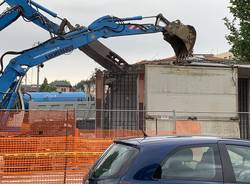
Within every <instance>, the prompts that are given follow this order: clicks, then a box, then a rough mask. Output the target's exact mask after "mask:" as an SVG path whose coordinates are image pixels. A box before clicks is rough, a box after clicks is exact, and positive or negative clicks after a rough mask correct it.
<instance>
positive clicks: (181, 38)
mask: <svg viewBox="0 0 250 184" xmlns="http://www.w3.org/2000/svg"><path fill="white" fill-rule="evenodd" d="M162 22H163V23H164V24H165V31H164V32H163V36H164V40H166V41H167V42H168V43H170V45H171V46H172V47H173V49H174V52H175V55H176V57H177V61H182V60H184V59H185V58H187V57H189V56H191V55H192V54H193V48H194V44H195V41H196V31H195V29H194V27H193V26H190V25H184V24H182V23H181V22H180V21H179V20H176V21H173V22H169V21H168V20H167V19H166V18H165V17H164V16H163V15H162V14H159V15H158V16H157V19H156V23H155V24H156V25H159V24H160V23H162Z"/></svg>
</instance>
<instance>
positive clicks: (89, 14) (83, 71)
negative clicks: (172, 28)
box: [0, 0, 230, 84]
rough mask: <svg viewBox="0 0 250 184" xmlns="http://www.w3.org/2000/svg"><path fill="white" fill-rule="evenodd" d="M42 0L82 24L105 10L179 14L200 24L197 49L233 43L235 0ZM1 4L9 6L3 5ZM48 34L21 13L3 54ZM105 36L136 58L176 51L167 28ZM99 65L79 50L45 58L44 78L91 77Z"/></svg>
mask: <svg viewBox="0 0 250 184" xmlns="http://www.w3.org/2000/svg"><path fill="white" fill-rule="evenodd" d="M36 2H39V3H40V4H43V5H44V6H46V7H47V8H49V9H50V10H53V11H54V12H57V13H58V15H59V16H60V17H65V18H67V19H68V20H70V21H71V22H72V23H73V24H81V25H89V24H90V23H91V22H92V21H94V20H95V19H97V18H99V17H101V16H104V15H115V16H117V17H130V16H137V15H142V16H150V15H157V14H158V13H163V15H164V16H165V17H166V18H168V19H169V20H171V21H172V20H176V19H179V20H181V21H182V22H183V23H184V24H190V25H193V26H194V27H195V28H196V31H197V42H196V45H195V48H194V52H195V53H214V54H217V53H221V52H226V51H228V49H229V45H228V44H227V41H226V39H225V35H226V34H227V33H228V32H227V30H226V28H225V26H224V23H223V20H222V19H223V18H224V17H226V16H230V14H229V11H228V8H227V7H228V5H229V0H134V1H128V0H101V1H98V0H92V1H89V0H70V1H69V0H53V1H52V0H36ZM0 10H3V7H2V8H1V9H0ZM51 19H52V20H53V21H55V22H59V21H58V20H56V19H53V18H51ZM152 21H153V20H152ZM46 39H49V35H48V33H47V32H46V31H44V30H42V29H40V28H38V27H36V26H35V25H33V24H32V23H26V22H24V21H23V20H22V19H19V20H18V21H17V22H15V23H14V24H12V25H11V26H9V27H8V28H6V29H5V30H3V31H1V33H0V40H1V50H0V54H3V53H4V52H6V51H9V50H17V51H18V50H23V49H26V48H30V47H32V46H33V45H35V44H36V43H37V42H43V41H45V40H46ZM100 41H101V42H103V43H104V44H105V45H107V46H108V47H110V48H111V49H113V50H114V51H115V52H117V53H118V54H119V55H120V56H122V57H123V58H124V59H126V60H127V62H129V63H130V64H132V63H135V62H138V61H140V60H144V59H147V60H152V59H161V58H166V57H170V56H173V55H174V53H173V50H172V48H171V47H170V45H168V44H167V42H165V41H164V40H163V39H162V35H161V34H152V35H141V36H130V37H120V38H109V39H106V40H104V39H102V40H100ZM8 59H9V58H8ZM5 62H8V60H7V59H6V60H5ZM96 67H98V68H101V67H100V66H99V65H98V64H96V63H95V62H94V61H93V60H92V59H90V58H88V57H87V56H85V55H84V53H82V52H80V51H78V50H75V51H74V52H73V53H72V54H70V55H63V56H60V57H58V58H56V59H53V60H50V61H48V62H47V63H45V67H44V68H43V69H42V71H41V82H42V81H43V79H44V77H47V78H48V80H49V82H51V81H53V80H56V79H58V80H69V81H71V83H72V84H75V83H77V82H78V81H80V80H82V79H86V78H88V77H89V76H90V74H91V72H92V71H94V69H95V68H96ZM28 82H29V83H36V69H32V70H30V72H29V76H28Z"/></svg>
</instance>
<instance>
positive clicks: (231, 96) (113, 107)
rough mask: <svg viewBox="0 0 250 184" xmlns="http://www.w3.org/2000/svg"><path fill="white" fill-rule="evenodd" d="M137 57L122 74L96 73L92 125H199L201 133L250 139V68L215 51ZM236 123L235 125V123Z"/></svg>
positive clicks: (112, 72) (147, 126)
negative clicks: (182, 61) (182, 59)
mask: <svg viewBox="0 0 250 184" xmlns="http://www.w3.org/2000/svg"><path fill="white" fill-rule="evenodd" d="M189 62H190V63H189V64H186V65H175V64H174V63H175V58H168V59H163V60H155V61H142V62H140V63H137V64H135V65H132V66H130V67H128V70H126V72H114V71H104V72H100V71H99V72H98V73H97V75H96V76H97V78H96V109H97V113H96V127H97V128H111V129H112V128H116V129H124V128H125V129H144V130H148V131H150V130H152V129H155V128H158V129H160V130H162V129H165V130H169V131H170V130H171V131H172V130H176V126H177V125H176V122H178V121H190V120H192V121H196V122H199V123H201V127H200V129H201V132H200V133H201V134H206V135H227V136H232V137H235V136H239V135H240V134H241V137H242V138H249V136H250V133H249V114H247V113H238V112H248V111H249V79H250V67H249V66H245V65H236V64H235V63H234V62H233V61H231V60H230V59H225V58H219V57H215V56H214V55H210V54H206V55H195V57H193V58H190V59H189ZM239 125H240V126H239Z"/></svg>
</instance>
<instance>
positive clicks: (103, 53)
mask: <svg viewBox="0 0 250 184" xmlns="http://www.w3.org/2000/svg"><path fill="white" fill-rule="evenodd" d="M2 5H7V6H8V8H7V9H6V10H5V11H4V12H3V13H2V14H0V30H3V29H4V28H6V27H7V26H9V25H10V24H11V23H13V22H15V21H16V20H17V19H18V18H19V17H22V18H23V19H24V20H25V21H26V22H32V23H34V24H36V25H37V26H39V27H41V28H42V29H44V30H46V31H48V32H49V34H50V36H51V37H50V39H48V40H47V41H45V42H43V43H40V44H39V45H38V46H36V47H33V48H29V49H26V50H22V51H18V52H17V51H9V52H6V53H4V54H3V55H2V56H1V58H0V109H5V110H11V109H23V100H22V95H21V91H20V85H21V81H22V79H23V77H24V76H25V75H26V73H27V72H28V70H29V69H30V68H32V67H34V66H43V63H44V62H46V61H48V60H51V59H53V58H55V57H58V56H60V55H63V54H65V53H69V52H72V51H73V50H74V49H80V50H81V51H83V52H84V53H85V54H87V55H88V56H89V57H91V58H93V59H94V60H95V61H96V62H98V63H99V64H100V65H102V66H103V67H104V68H106V69H108V70H111V71H117V72H126V69H127V67H129V64H128V63H127V62H126V61H125V60H124V59H122V58H121V57H120V56H119V55H118V54H116V53H115V52H113V51H112V50H110V49H109V48H108V47H106V46H105V45H103V44H102V43H101V42H100V41H99V39H101V38H110V37H118V36H132V35H139V34H152V33H162V34H163V37H164V40H166V41H167V42H168V43H170V45H171V46H172V47H173V49H174V51H175V54H176V58H177V62H181V61H184V60H185V58H186V57H188V56H190V55H192V50H193V47H194V44H195V40H196V31H195V29H194V28H193V27H192V26H190V25H184V24H182V23H181V22H180V21H179V20H177V21H173V22H170V21H169V20H167V19H166V18H165V17H164V16H163V15H162V14H159V15H157V16H151V17H142V16H135V17H128V18H118V17H114V16H109V15H107V16H103V17H101V18H99V19H97V20H95V21H94V22H93V23H91V24H90V25H89V26H88V27H86V26H80V25H76V26H73V25H72V24H71V23H70V22H69V21H68V20H67V19H65V18H60V17H59V16H58V15H57V13H55V12H53V11H51V10H49V9H47V8H46V7H44V6H42V5H40V4H38V3H37V2H35V1H33V0H4V1H3V2H1V3H0V6H2ZM48 17H50V18H48ZM54 18H57V19H60V22H61V23H60V24H57V23H55V22H53V21H52V20H51V19H54ZM148 18H151V19H155V21H154V22H153V23H151V24H138V21H141V20H143V19H148ZM135 22H136V23H135ZM2 44H3V43H2ZM6 55H16V57H14V58H13V59H11V60H10V61H9V63H8V64H7V66H6V67H5V68H4V67H3V66H4V65H3V60H4V57H5V56H6Z"/></svg>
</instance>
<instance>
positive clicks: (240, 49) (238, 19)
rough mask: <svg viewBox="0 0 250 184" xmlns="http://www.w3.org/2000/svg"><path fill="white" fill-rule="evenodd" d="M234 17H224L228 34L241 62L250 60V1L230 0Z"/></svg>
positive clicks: (233, 49) (234, 51) (236, 56)
mask: <svg viewBox="0 0 250 184" xmlns="http://www.w3.org/2000/svg"><path fill="white" fill-rule="evenodd" d="M229 9H230V12H231V13H232V15H233V19H232V20H230V19H229V18H224V20H225V25H226V27H227V28H228V30H229V31H230V33H229V35H227V36H226V38H227V40H228V42H229V44H230V45H231V46H232V47H231V50H230V51H231V52H232V53H233V54H234V56H235V58H236V59H237V60H239V61H241V62H250V1H249V0H230V6H229Z"/></svg>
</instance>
